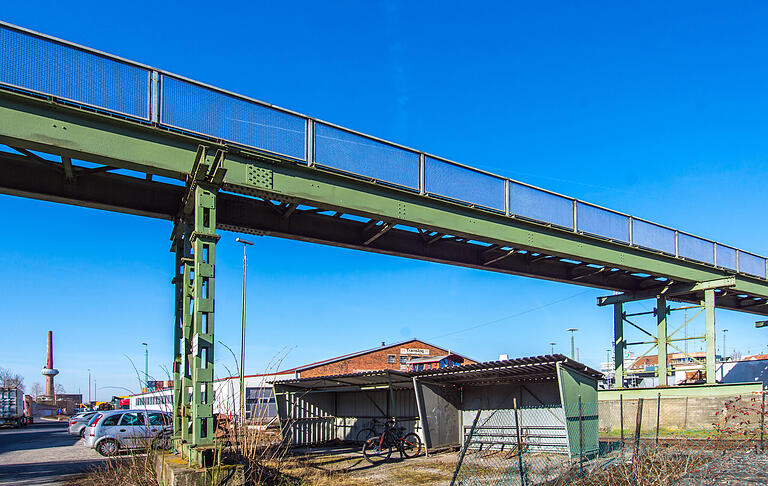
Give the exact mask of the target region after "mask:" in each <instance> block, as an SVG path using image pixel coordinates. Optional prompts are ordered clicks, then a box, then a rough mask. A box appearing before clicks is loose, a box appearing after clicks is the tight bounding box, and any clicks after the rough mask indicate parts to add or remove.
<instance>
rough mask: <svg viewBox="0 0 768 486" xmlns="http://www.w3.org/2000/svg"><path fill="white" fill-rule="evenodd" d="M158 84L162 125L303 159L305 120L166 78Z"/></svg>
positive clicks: (163, 77)
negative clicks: (160, 92)
mask: <svg viewBox="0 0 768 486" xmlns="http://www.w3.org/2000/svg"><path fill="white" fill-rule="evenodd" d="M161 82H162V88H161V91H162V99H161V104H160V123H161V124H162V125H165V126H170V127H174V128H180V129H182V130H187V131H190V132H194V133H199V134H201V135H207V136H210V137H214V138H218V139H221V140H225V141H229V142H234V143H236V144H240V145H245V146H248V147H253V148H256V149H260V150H266V151H268V152H275V153H278V154H282V155H287V156H289V157H294V158H296V159H303V158H304V151H305V143H304V140H305V136H306V121H305V120H304V118H301V117H298V116H294V115H291V114H288V113H284V112H282V111H278V110H274V109H272V108H268V107H266V106H262V105H260V104H258V103H254V102H251V101H247V100H244V99H241V98H236V97H234V96H229V95H227V94H225V93H221V92H218V91H213V90H211V89H208V88H204V87H202V86H198V85H195V84H191V83H188V82H186V81H181V80H178V79H175V78H171V77H168V76H162V80H161Z"/></svg>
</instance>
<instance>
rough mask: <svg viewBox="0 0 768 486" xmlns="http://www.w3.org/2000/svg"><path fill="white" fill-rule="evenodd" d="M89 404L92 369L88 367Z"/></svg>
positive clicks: (89, 401)
mask: <svg viewBox="0 0 768 486" xmlns="http://www.w3.org/2000/svg"><path fill="white" fill-rule="evenodd" d="M88 406H89V407H90V406H91V369H90V368H88Z"/></svg>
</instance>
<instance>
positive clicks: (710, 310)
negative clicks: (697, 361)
mask: <svg viewBox="0 0 768 486" xmlns="http://www.w3.org/2000/svg"><path fill="white" fill-rule="evenodd" d="M701 305H703V306H704V319H705V320H706V329H705V332H704V342H705V343H706V358H705V361H704V368H705V373H706V375H707V384H710V385H713V384H715V383H716V379H715V378H716V377H715V366H716V361H715V291H714V289H712V290H705V291H704V301H702V303H701Z"/></svg>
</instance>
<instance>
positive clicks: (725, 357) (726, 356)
mask: <svg viewBox="0 0 768 486" xmlns="http://www.w3.org/2000/svg"><path fill="white" fill-rule="evenodd" d="M726 332H728V329H723V361H725V360H726V359H728V355H727V354H726V353H725V333H726Z"/></svg>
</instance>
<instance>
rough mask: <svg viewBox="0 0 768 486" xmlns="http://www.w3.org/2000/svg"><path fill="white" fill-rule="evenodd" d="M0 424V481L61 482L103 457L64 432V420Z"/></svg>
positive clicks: (39, 483) (12, 482) (9, 482)
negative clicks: (17, 426) (15, 426)
mask: <svg viewBox="0 0 768 486" xmlns="http://www.w3.org/2000/svg"><path fill="white" fill-rule="evenodd" d="M39 422H40V423H35V424H32V425H28V426H27V427H23V428H20V429H8V428H0V485H2V486H5V485H51V484H62V483H63V482H64V481H65V480H66V479H67V477H69V476H71V475H73V474H78V473H82V472H84V471H87V470H88V468H89V467H91V466H94V465H96V464H99V463H100V462H102V461H103V460H104V458H103V457H101V456H100V455H99V454H98V453H97V452H96V451H94V450H93V449H88V448H86V447H84V446H83V445H82V443H81V441H80V438H79V437H75V436H73V435H69V434H67V423H66V422H47V421H44V420H40V421H39Z"/></svg>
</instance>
